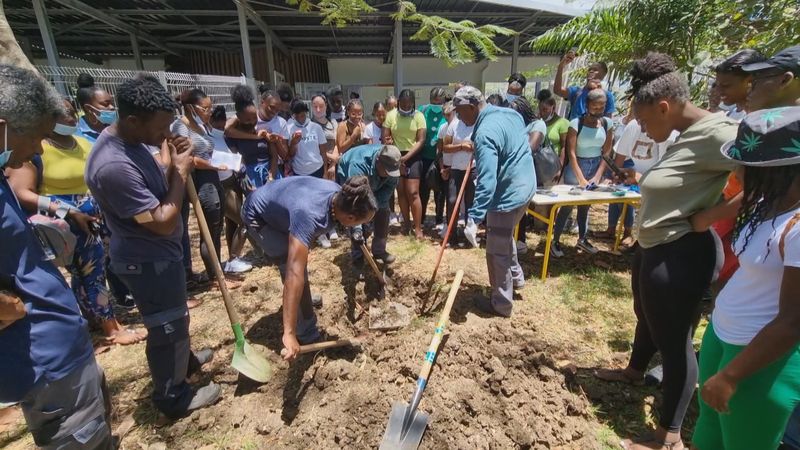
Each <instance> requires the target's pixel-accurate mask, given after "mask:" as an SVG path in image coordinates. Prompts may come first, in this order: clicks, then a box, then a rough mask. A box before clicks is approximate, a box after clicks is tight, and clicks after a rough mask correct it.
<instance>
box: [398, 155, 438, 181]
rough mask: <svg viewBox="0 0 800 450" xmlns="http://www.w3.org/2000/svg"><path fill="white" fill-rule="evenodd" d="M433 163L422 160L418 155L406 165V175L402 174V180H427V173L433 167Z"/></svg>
mask: <svg viewBox="0 0 800 450" xmlns="http://www.w3.org/2000/svg"><path fill="white" fill-rule="evenodd" d="M432 162H433V161H429V160H426V159H422V157H421V156H419V155H416V156H414V157H413V158H411V160H409V161H408V162H407V163H406V173H405V174H403V173H402V172H401V173H400V176H401V178H408V179H411V180H420V179H422V178H425V172H427V171H428V168H429V167H430V166H431V163H432Z"/></svg>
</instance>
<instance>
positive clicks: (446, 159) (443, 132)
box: [436, 119, 455, 167]
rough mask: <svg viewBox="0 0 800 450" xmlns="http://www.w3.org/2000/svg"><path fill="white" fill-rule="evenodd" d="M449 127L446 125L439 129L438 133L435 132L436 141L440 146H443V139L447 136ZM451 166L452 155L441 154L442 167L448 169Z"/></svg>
mask: <svg viewBox="0 0 800 450" xmlns="http://www.w3.org/2000/svg"><path fill="white" fill-rule="evenodd" d="M453 120H455V119H453ZM449 127H450V124H449V123H448V124H447V125H445V126H443V127H439V131H437V136H436V139H438V141H439V142H441V143H442V144H444V137H445V136H447V129H448V128H449ZM451 164H453V154H452V153H445V152H442V165H443V166H447V167H450V165H451Z"/></svg>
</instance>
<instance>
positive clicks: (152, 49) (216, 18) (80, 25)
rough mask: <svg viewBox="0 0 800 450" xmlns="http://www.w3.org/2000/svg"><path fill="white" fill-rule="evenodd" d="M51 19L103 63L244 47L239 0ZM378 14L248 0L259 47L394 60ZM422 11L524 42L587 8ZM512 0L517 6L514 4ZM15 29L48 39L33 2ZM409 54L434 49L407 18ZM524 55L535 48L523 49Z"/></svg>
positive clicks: (429, 6) (427, 3)
mask: <svg viewBox="0 0 800 450" xmlns="http://www.w3.org/2000/svg"><path fill="white" fill-rule="evenodd" d="M39 1H41V2H42V3H43V4H44V6H45V8H46V14H47V17H48V18H49V21H50V24H51V28H52V35H53V39H54V41H55V43H56V44H57V48H58V52H59V54H60V55H61V56H63V57H69V58H76V57H77V58H82V59H85V60H87V61H92V62H99V61H100V60H101V57H102V56H108V55H115V56H118V55H134V52H133V48H134V47H136V44H137V43H138V47H139V50H140V54H146V55H167V54H172V55H180V51H181V50H185V49H191V50H221V51H241V48H242V36H241V35H240V33H239V31H240V27H239V21H238V13H237V5H236V3H235V2H234V1H233V0H91V1H88V0H83V1H80V0H39ZM367 3H369V4H370V5H371V6H373V7H375V8H376V9H378V11H377V12H374V13H369V14H363V15H362V16H361V20H360V21H359V22H357V23H353V24H350V25H348V26H346V27H344V28H336V27H335V26H332V25H322V24H321V20H322V18H321V16H320V15H319V14H318V13H316V12H311V13H305V12H300V11H298V10H297V9H296V8H294V7H291V6H288V5H287V4H286V2H285V0H245V1H244V4H245V9H246V10H247V18H248V25H247V28H246V30H247V34H248V35H249V38H250V40H251V41H252V42H253V43H254V47H260V46H261V47H263V45H264V42H265V39H266V37H267V36H268V37H269V39H270V40H271V42H272V44H273V45H274V47H275V48H276V49H277V50H280V51H282V52H284V53H289V52H299V53H311V54H317V55H320V56H325V57H341V56H369V57H384V58H385V59H386V60H387V61H388V60H389V59H390V58H391V57H390V54H391V53H392V50H391V49H392V48H393V42H394V39H393V34H394V33H393V30H394V29H395V26H394V25H395V24H394V23H393V21H392V19H391V17H390V15H391V14H392V13H393V12H394V11H395V9H396V5H397V2H396V1H391V0H367ZM414 3H415V4H416V5H417V9H418V11H419V12H421V13H424V14H430V15H438V16H442V17H445V18H448V19H451V20H465V19H467V20H471V21H473V22H475V23H476V24H477V25H479V26H480V25H484V24H495V25H501V26H504V27H508V28H511V29H513V30H515V31H517V32H519V33H520V35H519V42H525V41H527V40H529V39H531V38H533V37H535V36H538V35H540V34H542V33H543V32H545V31H547V30H549V29H550V28H553V27H555V26H557V25H559V24H561V23H564V22H566V21H568V20H569V19H570V18H571V17H573V16H575V15H579V14H581V13H582V12H583V11H581V10H578V9H576V8H574V7H569V6H559V5H557V4H555V3H556V2H554V1H553V0H512V1H508V0H505V1H502V2H500V1H498V0H487V1H475V0H415V1H414ZM510 5H513V6H510ZM4 6H5V13H6V17H7V19H8V22H9V24H10V25H11V29H12V30H13V31H14V34H15V36H16V37H17V39H18V40H20V41H21V42H25V43H26V46H27V47H28V48H32V49H33V50H34V53H36V56H39V55H43V54H44V51H43V50H44V47H45V45H44V42H43V40H42V35H41V34H40V31H39V25H38V23H37V21H36V14H35V11H34V8H32V7H31V0H4ZM402 28H403V32H402V34H403V40H402V49H403V55H428V54H429V53H430V48H429V45H428V43H427V42H419V41H411V40H410V37H411V35H413V34H414V32H416V30H417V27H416V26H415V25H413V24H408V23H404V24H403V27H402ZM514 41H515V40H514V39H513V38H510V37H505V36H499V37H498V38H497V39H496V42H497V44H498V45H499V46H500V47H501V48H502V49H503V50H505V51H506V52H508V54H509V55H511V54H512V52H513V44H514ZM519 54H520V55H524V54H530V50H529V49H528V48H520V49H519Z"/></svg>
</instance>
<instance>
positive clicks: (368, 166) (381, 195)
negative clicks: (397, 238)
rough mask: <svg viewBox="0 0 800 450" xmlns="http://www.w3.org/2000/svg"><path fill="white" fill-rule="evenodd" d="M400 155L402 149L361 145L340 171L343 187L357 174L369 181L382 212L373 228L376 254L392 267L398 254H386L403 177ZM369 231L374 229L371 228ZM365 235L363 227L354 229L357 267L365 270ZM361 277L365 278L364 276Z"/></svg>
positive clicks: (353, 250)
mask: <svg viewBox="0 0 800 450" xmlns="http://www.w3.org/2000/svg"><path fill="white" fill-rule="evenodd" d="M400 156H401V155H400V150H399V149H398V148H397V147H395V146H394V145H381V144H367V145H360V146H358V147H353V148H352V149H350V150H349V151H347V153H345V154H344V155H342V158H341V159H340V160H339V163H338V168H337V170H336V179H337V181H338V182H339V184H342V183H343V182H344V180H346V179H348V178H350V177H353V176H357V175H365V176H366V177H367V178H369V185H370V188H372V192H373V194H375V200H377V202H378V211H377V212H376V213H375V218H374V219H373V221H372V228H374V231H375V237H374V238H373V239H372V255H373V256H374V257H375V259H379V260H381V261H383V263H384V264H391V263H393V262H394V260H395V257H394V255H391V254H389V253H388V252H387V251H386V239H387V237H388V236H389V212H390V210H389V199H390V198H391V196H392V193H393V192H394V190H395V188H396V187H397V181H398V180H399V178H400ZM367 228H368V229H369V228H370V227H369V225H368V226H367ZM365 234H368V232H367V233H365V232H364V229H363V228H362V226H361V225H358V226H356V227H353V228H352V229H351V230H350V244H351V249H350V256H351V257H352V258H353V264H354V265H355V266H356V267H361V268H363V265H364V255H363V253H362V252H361V244H362V243H363V242H364V235H365ZM359 277H360V278H361V277H363V273H362V274H360V275H359Z"/></svg>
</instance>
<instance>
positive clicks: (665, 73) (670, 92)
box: [628, 53, 689, 104]
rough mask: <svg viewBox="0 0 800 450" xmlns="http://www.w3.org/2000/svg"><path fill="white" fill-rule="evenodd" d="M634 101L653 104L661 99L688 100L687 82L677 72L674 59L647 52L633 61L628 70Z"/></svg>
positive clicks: (630, 92) (680, 101)
mask: <svg viewBox="0 0 800 450" xmlns="http://www.w3.org/2000/svg"><path fill="white" fill-rule="evenodd" d="M630 75H631V89H630V91H629V92H628V94H630V95H631V96H632V97H633V101H634V103H638V104H653V103H656V102H658V101H659V100H663V99H671V100H675V101H677V102H679V103H686V102H688V101H689V84H688V83H687V81H686V78H685V77H684V76H683V75H681V74H680V73H679V72H678V66H677V65H675V61H673V60H672V58H670V57H669V56H667V55H665V54H663V53H648V54H647V56H645V57H644V58H642V59H639V60H636V61H634V63H633V68H632V69H631V71H630Z"/></svg>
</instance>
